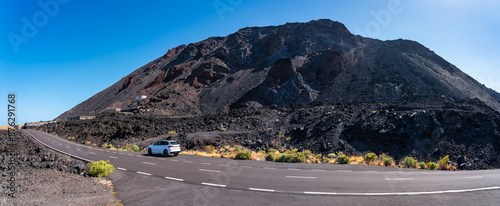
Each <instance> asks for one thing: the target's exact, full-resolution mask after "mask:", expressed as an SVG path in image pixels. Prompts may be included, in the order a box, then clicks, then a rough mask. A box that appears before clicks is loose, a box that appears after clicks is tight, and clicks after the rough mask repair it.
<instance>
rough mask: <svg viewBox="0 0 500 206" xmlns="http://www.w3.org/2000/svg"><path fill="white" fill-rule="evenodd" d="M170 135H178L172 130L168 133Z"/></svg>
mask: <svg viewBox="0 0 500 206" xmlns="http://www.w3.org/2000/svg"><path fill="white" fill-rule="evenodd" d="M167 134H168V135H176V134H177V132H176V131H175V130H171V131H168V133H167Z"/></svg>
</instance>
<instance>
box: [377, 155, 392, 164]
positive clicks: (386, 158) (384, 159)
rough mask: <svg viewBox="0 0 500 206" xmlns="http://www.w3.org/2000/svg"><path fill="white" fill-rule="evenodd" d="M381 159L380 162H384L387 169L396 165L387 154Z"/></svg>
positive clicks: (381, 156)
mask: <svg viewBox="0 0 500 206" xmlns="http://www.w3.org/2000/svg"><path fill="white" fill-rule="evenodd" d="M379 158H380V160H382V163H383V165H384V166H386V167H387V166H391V165H392V164H393V163H394V160H393V159H392V157H389V156H388V155H386V154H385V153H382V154H381V155H380V157H379Z"/></svg>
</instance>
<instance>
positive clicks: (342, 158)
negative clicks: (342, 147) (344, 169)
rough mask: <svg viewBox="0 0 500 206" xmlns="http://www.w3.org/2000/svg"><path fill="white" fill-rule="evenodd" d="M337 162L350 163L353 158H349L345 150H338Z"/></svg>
mask: <svg viewBox="0 0 500 206" xmlns="http://www.w3.org/2000/svg"><path fill="white" fill-rule="evenodd" d="M337 162H338V163H339V164H349V163H351V158H349V157H348V156H346V155H344V153H343V152H338V153H337Z"/></svg>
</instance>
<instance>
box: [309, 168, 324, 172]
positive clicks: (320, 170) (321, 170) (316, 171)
mask: <svg viewBox="0 0 500 206" xmlns="http://www.w3.org/2000/svg"><path fill="white" fill-rule="evenodd" d="M311 171H316V172H324V171H326V170H316V169H312V170H311Z"/></svg>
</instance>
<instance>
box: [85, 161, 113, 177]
mask: <svg viewBox="0 0 500 206" xmlns="http://www.w3.org/2000/svg"><path fill="white" fill-rule="evenodd" d="M87 168H88V170H89V174H90V175H91V176H93V177H107V176H108V175H109V174H111V173H112V172H113V171H114V170H115V167H114V166H113V165H111V164H109V160H106V161H104V160H101V161H97V162H94V161H92V162H91V163H88V164H87Z"/></svg>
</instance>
